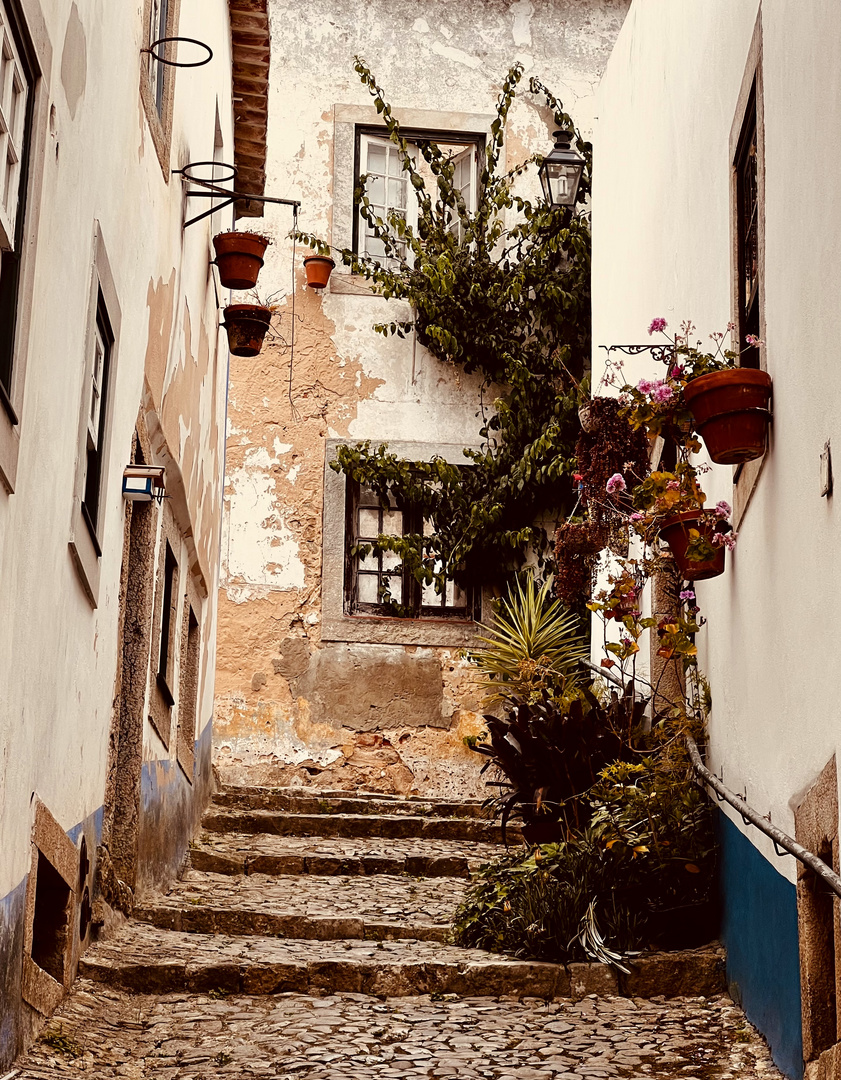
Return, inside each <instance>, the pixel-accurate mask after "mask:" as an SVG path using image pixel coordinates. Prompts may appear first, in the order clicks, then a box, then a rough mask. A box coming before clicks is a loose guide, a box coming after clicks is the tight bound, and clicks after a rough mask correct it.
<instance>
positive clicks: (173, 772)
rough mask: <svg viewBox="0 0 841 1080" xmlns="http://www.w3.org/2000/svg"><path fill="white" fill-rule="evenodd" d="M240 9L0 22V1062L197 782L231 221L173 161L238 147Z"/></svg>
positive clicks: (185, 6)
mask: <svg viewBox="0 0 841 1080" xmlns="http://www.w3.org/2000/svg"><path fill="white" fill-rule="evenodd" d="M250 6H251V8H254V5H253V4H252V5H250ZM231 8H232V9H233V19H232V12H231V11H229V5H228V3H227V2H226V0H169V2H168V3H167V2H162V0H143V2H141V3H139V4H131V5H123V4H104V5H103V4H101V3H97V2H94V0H76V2H74V3H68V4H48V3H42V2H41V0H2V3H0V37H2V47H0V57H2V58H1V59H0V87H2V90H0V93H1V94H2V98H0V115H2V123H0V127H2V129H3V133H2V135H0V149H2V161H3V165H4V168H3V173H2V175H3V178H4V180H3V184H2V189H3V196H2V205H0V249H2V256H1V257H2V264H0V354H2V360H0V1071H2V1066H3V1064H5V1063H8V1062H9V1061H11V1060H12V1059H13V1058H14V1056H15V1055H16V1053H18V1052H19V1051H20V1050H21V1049H22V1048H23V1047H24V1046H25V1045H26V1044H27V1042H28V1041H30V1040H31V1038H32V1037H33V1035H34V1034H35V1032H36V1031H37V1030H38V1027H39V1026H40V1024H41V1023H42V1022H43V1017H44V1015H46V1014H48V1013H49V1012H50V1011H51V1010H52V1009H53V1008H54V1007H55V1005H56V1004H57V1003H58V1001H59V1000H60V998H61V996H62V994H63V992H64V990H65V989H66V988H67V987H68V986H69V985H70V984H71V982H72V980H73V978H74V976H75V970H76V965H77V961H78V957H79V955H80V953H81V952H82V951H83V950H84V948H85V946H86V945H87V944H88V942H89V941H90V940H91V938H92V937H93V936H94V935H96V934H97V933H99V932H102V931H104V930H107V928H108V926H109V925H110V924H111V923H112V922H113V921H114V920H119V918H120V917H121V916H122V914H125V913H127V912H130V910H131V908H132V905H133V903H134V901H135V899H136V898H137V897H138V896H141V895H142V894H143V892H144V891H145V890H147V889H150V888H152V887H154V886H159V885H161V884H163V883H165V882H167V881H169V880H171V879H172V877H173V876H174V875H175V873H176V872H177V871H178V869H179V866H180V864H181V862H182V861H183V858H184V855H185V853H186V849H187V844H188V840H189V837H190V836H191V835H192V832H193V830H194V827H195V824H196V823H197V821H198V817H199V815H200V813H201V810H202V807H203V805H204V802H205V801H206V797H207V795H208V792H209V789H210V782H211V770H210V720H211V714H212V702H213V673H214V667H215V649H214V626H215V610H216V595H217V581H218V570H217V567H218V552H219V530H220V519H221V514H220V509H221V497H222V478H223V467H224V466H223V461H224V436H223V432H224V418H225V400H226V380H227V364H228V354H227V346H226V344H225V340H224V333H222V334H220V330H219V312H218V309H219V299H220V294H219V288H218V279H217V277H216V276H215V275H216V271H215V269H214V268H213V267H212V266H211V261H212V259H213V249H212V246H211V243H210V238H211V235H212V233H213V231H218V230H219V229H220V228H221V227H223V226H225V225H230V223H231V220H232V213H233V211H232V209H228V210H224V211H220V212H218V213H216V214H214V215H213V218H212V219H211V218H207V219H205V220H204V221H202V222H199V223H197V224H195V225H194V226H191V227H190V228H188V229H185V228H184V221H185V219H186V218H187V217H188V216H189V215H190V214H191V213H195V212H197V208H196V206H195V203H196V202H197V200H193V199H188V198H186V197H185V191H186V190H187V187H188V185H187V184H186V182H185V181H184V179H183V178H182V176H181V175H179V174H177V173H174V170H179V169H181V168H183V167H184V166H185V165H187V164H188V163H189V162H194V161H212V160H214V159H215V160H219V161H221V160H225V159H227V160H232V159H233V157H234V155H235V152H236V153H239V152H240V151H241V150H242V149H243V146H242V145H240V146H235V141H236V140H235V116H234V102H233V96H234V95H233V93H232V40H233V47H234V48H237V47H238V43H239V47H242V46H243V42H244V41H246V39H247V36H248V35H247V33H246V34H245V36H243V29H242V25H241V21H240V24H238V23H237V18H238V14H237V8H238V5H237V4H236V2H235V0H232V3H231ZM232 22H233V26H234V28H233V38H232ZM238 25H239V29H238V28H237V27H238ZM252 30H253V28H252ZM176 36H180V37H189V38H194V39H197V40H198V41H199V42H200V43H201V44H199V45H189V44H186V43H181V44H178V45H176V44H174V43H170V44H169V45H167V44H166V43H163V44H157V45H156V44H155V42H158V41H159V39H161V38H172V37H176ZM263 36H264V38H265V34H264V35H263ZM258 38H259V34H258ZM246 44H247V41H246ZM263 44H264V46H265V47H266V48H267V41H264V43H263ZM257 45H258V51H260V49H259V41H258V42H257ZM203 59H207V60H208V62H207V63H206V64H204V65H203V66H195V67H181V66H173V65H172V64H169V63H163V62H161V60H169V61H178V62H179V63H196V62H198V61H200V60H203ZM244 134H246V132H245V129H244V127H243V125H242V122H240V123H239V125H238V127H237V139H239V138H240V136H242V135H244ZM258 157H259V154H258ZM243 172H244V173H246V172H248V170H247V169H244V170H243ZM249 190H250V191H251V193H253V194H259V191H258V190H257V188H254V187H252V188H251V189H249ZM206 206H207V203H206V202H205V203H203V207H206ZM128 466H134V467H135V471H138V470H139V471H141V472H142V471H143V469H144V468H145V469H151V470H158V471H160V470H163V471H164V476H165V480H164V484H165V494H166V498H164V499H163V500H162V501H161V502H158V501H145V502H140V501H137V502H130V501H127V500H126V499H124V497H123V476H124V471H125V469H126V467H128Z"/></svg>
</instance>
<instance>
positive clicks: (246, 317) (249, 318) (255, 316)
mask: <svg viewBox="0 0 841 1080" xmlns="http://www.w3.org/2000/svg"><path fill="white" fill-rule="evenodd" d="M274 312H275V307H274V305H273V304H260V303H257V304H230V305H228V307H226V308H225V320H224V326H225V329H226V331H227V332H228V348H229V349H230V351H231V352H232V353H233V355H234V356H257V354H258V353H259V352H260V350H261V349H262V347H263V339H264V338H265V336H266V332H267V331H268V329H269V326H270V324H271V321H272V315H273V314H274Z"/></svg>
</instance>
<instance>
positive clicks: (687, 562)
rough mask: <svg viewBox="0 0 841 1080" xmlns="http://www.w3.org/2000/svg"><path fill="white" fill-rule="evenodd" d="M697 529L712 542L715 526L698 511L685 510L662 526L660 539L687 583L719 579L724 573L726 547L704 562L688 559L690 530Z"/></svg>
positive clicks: (668, 519) (718, 549)
mask: <svg viewBox="0 0 841 1080" xmlns="http://www.w3.org/2000/svg"><path fill="white" fill-rule="evenodd" d="M690 529H697V530H698V532H699V533H700V534H701V536H703V537H704V538H705V539H707V540H709V541H710V542H712V538H713V535H714V534H715V528H714V526H713V524H712V523H711V522H710V521H709V520H706V519H704V518H702V517H699V515H698V511H697V510H684V511H683V513H681V514H674V515H673V516H672V517H669V518H666V520H665V521H664V522H663V524H662V525H661V526H660V539H661V540H665V541H666V543H667V544H668V545H669V547H670V548H671V551H672V555H674V557H675V562H676V563H677V566H678V570H680V572H681V574H682V575H683V577H684V578H685V579H686V580H687V581H703V580H704V578H712V577H718V575H719V574H723V573H724V545H722V546H721V547H717V548H716V549H715V555H714V556H713V557H712V558H711V559H704V561H703V562H696V561H694V560H692V559H689V558H687V554H686V549H687V548H688V547H689V530H690Z"/></svg>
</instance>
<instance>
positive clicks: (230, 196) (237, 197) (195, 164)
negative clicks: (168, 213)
mask: <svg viewBox="0 0 841 1080" xmlns="http://www.w3.org/2000/svg"><path fill="white" fill-rule="evenodd" d="M202 165H210V166H213V167H214V168H217V169H220V168H221V169H230V170H231V175H230V176H226V177H224V178H223V179H222V180H221V181H220V182H221V183H222V184H231V183H233V184H235V181H236V175H237V170H236V166H234V165H229V164H228V163H227V162H225V161H191V162H190V163H189V164H188V165H185V166H184V168H183V169H173V170H172V175H173V176H180V177H181V179H182V180H187V181H188V182H189V183H191V184H198V185H199V187H201V188H203V189H204V190H203V191H193V190H188V191H187V192H185V194H186V196H187V198H188V199H191V198H192V199H217V198H219V197H220V196H222V198H223V199H224V201H223V202H221V203H219V204H218V205H216V206H211V208H210V209H209V210H205V211H204V212H203V213H201V214H196V216H195V217H192V218H190V219H189V221H185V222H184V228H185V229H187V228H189V227H190V226H191V225H195V224H196V222H197V221H202V220H203V219H204V218H206V217H210V215H211V214H216V213H218V211H220V210H225V209H226V208H227V207H229V206H231V205H232V204H233V203H235V202H240V201H242V202H259V203H264V204H265V203H275V204H277V205H279V206H291V207H292V216H293V218H294V219H295V221H297V219H298V208H299V207H300V205H301V203H300V200H298V199H279V198H276V197H274V196H270V195H250V194H249V193H248V192H245V191H237V190H236V187H234V189H231V188H226V187H220V186H219V183H216V182H213V181H210V180H201V179H199V177H197V176H192V175H191V174H190V171H189V170H191V169H198V168H201V166H202Z"/></svg>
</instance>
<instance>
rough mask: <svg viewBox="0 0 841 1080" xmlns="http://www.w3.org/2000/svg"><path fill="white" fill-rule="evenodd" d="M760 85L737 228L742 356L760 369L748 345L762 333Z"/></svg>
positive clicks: (747, 137) (745, 139)
mask: <svg viewBox="0 0 841 1080" xmlns="http://www.w3.org/2000/svg"><path fill="white" fill-rule="evenodd" d="M756 135H757V131H756V87H755V86H754V89H753V90H752V91H751V96H750V101H749V103H748V107H747V111H746V112H745V119H744V123H743V125H742V133H741V136H740V138H739V144H738V148H737V151H736V160H735V162H734V168H735V170H736V229H737V243H738V294H739V295H738V333H739V348H740V349H741V350H742V352H741V356H740V359H739V362H740V364H742V366H743V367H753V368H757V367H759V366H760V363H759V349H758V348H753V347H748V346H747V345H746V338H747V336H748V335H749V334H750V335H753V336H754V337H756V338H758V337H759V336H760V307H759V304H760V300H759V294H760V280H759V187H758V175H757V141H756Z"/></svg>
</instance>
